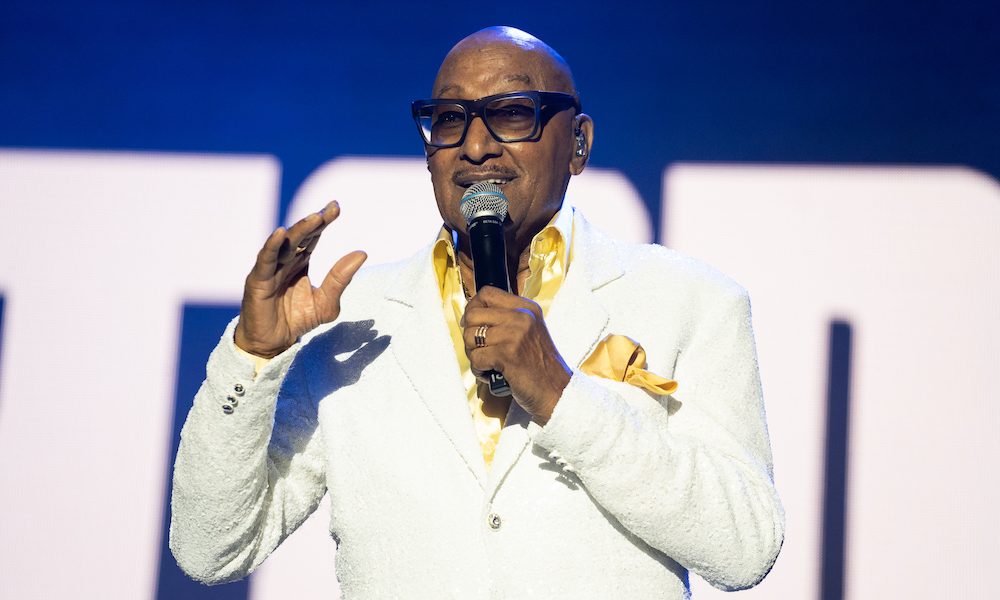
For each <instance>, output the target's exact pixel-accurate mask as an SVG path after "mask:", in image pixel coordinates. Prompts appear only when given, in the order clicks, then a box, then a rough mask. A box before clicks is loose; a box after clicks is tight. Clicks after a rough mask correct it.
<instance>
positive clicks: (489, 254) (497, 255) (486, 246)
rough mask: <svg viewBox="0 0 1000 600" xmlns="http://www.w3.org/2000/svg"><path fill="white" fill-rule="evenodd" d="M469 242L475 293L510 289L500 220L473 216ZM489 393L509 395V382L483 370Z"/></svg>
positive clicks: (497, 374)
mask: <svg viewBox="0 0 1000 600" xmlns="http://www.w3.org/2000/svg"><path fill="white" fill-rule="evenodd" d="M469 241H470V244H471V246H472V266H473V271H474V272H475V277H476V292H479V290H481V289H483V287H484V286H487V285H492V286H493V287H497V288H500V289H501V290H503V291H505V292H509V291H510V285H509V283H508V281H509V280H508V278H507V248H506V244H505V242H504V238H503V221H502V220H501V219H500V218H499V217H497V216H495V215H483V216H479V217H475V218H474V219H472V221H471V222H469ZM486 376H487V377H488V378H489V381H490V393H491V394H493V395H494V396H498V397H503V396H510V394H511V391H510V385H508V384H507V380H506V379H504V376H503V375H502V374H500V373H498V372H496V371H487V372H486Z"/></svg>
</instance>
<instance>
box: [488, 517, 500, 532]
mask: <svg viewBox="0 0 1000 600" xmlns="http://www.w3.org/2000/svg"><path fill="white" fill-rule="evenodd" d="M486 522H487V523H489V525H490V529H492V530H493V531H497V530H498V529H500V525H502V524H503V521H501V520H500V515H498V514H496V513H490V516H488V517H486Z"/></svg>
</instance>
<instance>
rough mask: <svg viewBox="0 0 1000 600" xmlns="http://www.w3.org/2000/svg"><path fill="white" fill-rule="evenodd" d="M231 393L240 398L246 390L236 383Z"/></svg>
mask: <svg viewBox="0 0 1000 600" xmlns="http://www.w3.org/2000/svg"><path fill="white" fill-rule="evenodd" d="M233 391H234V392H236V395H237V396H242V395H243V394H244V393H245V392H246V389H245V388H244V387H243V384H242V383H237V384H236V385H234V386H233Z"/></svg>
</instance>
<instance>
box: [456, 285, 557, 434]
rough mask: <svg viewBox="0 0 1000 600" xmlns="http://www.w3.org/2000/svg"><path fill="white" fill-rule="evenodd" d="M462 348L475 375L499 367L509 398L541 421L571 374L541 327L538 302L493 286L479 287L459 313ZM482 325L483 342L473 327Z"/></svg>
mask: <svg viewBox="0 0 1000 600" xmlns="http://www.w3.org/2000/svg"><path fill="white" fill-rule="evenodd" d="M461 325H462V327H463V338H464V340H465V353H466V355H467V356H468V357H469V364H470V366H471V368H472V372H473V373H474V374H475V375H476V377H477V378H479V379H480V380H483V381H485V379H483V373H484V372H486V371H490V370H495V371H499V372H500V373H503V376H504V378H506V379H507V383H508V384H510V389H511V392H512V394H513V396H514V400H516V401H517V403H518V404H520V405H521V407H522V408H524V410H525V411H527V412H528V414H530V415H531V416H532V417H533V418H534V419H535V420H536V421H538V422H539V423H541V424H542V425H544V424H545V423H547V422H548V420H549V417H551V416H552V410H553V409H554V408H555V406H556V403H557V402H558V401H559V398H560V396H562V392H563V390H564V389H565V388H566V386H567V385H568V384H569V380H570V378H571V377H572V375H573V372H572V371H571V370H570V368H569V366H567V365H566V361H564V360H563V358H562V356H561V355H560V354H559V351H558V350H557V349H556V345H555V342H553V341H552V337H551V336H550V335H549V330H548V329H547V328H546V327H545V319H544V318H543V317H542V309H541V307H540V306H538V304H536V303H534V302H532V301H531V300H528V299H526V298H522V297H520V296H517V295H515V294H511V293H509V292H505V291H503V290H500V289H498V288H495V287H492V286H486V287H484V288H483V289H481V290H479V293H477V294H476V295H475V296H473V298H472V299H471V300H469V303H468V304H467V305H466V307H465V314H464V315H462V323H461ZM481 326H486V330H485V335H484V336H483V337H484V338H485V339H484V340H483V341H484V342H485V345H477V344H476V337H477V333H479V332H480V331H481V329H480V328H481Z"/></svg>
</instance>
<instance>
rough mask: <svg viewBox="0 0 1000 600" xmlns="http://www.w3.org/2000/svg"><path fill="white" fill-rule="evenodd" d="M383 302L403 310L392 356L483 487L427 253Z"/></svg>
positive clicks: (475, 443) (482, 468) (479, 459)
mask: <svg viewBox="0 0 1000 600" xmlns="http://www.w3.org/2000/svg"><path fill="white" fill-rule="evenodd" d="M386 299H387V300H389V301H392V302H398V303H400V304H402V305H404V306H406V307H408V308H409V310H404V311H403V313H402V316H401V317H400V320H399V322H398V323H397V324H396V326H395V327H393V334H392V341H391V342H390V344H389V348H390V349H391V350H392V352H393V354H394V355H395V357H396V360H397V362H398V363H399V366H400V368H401V369H402V370H403V371H404V372H405V373H406V376H407V378H408V379H409V380H410V383H411V384H412V385H413V389H414V390H416V392H417V395H418V396H420V399H421V401H422V402H423V404H424V406H426V408H427V410H428V411H430V413H431V416H432V417H433V418H434V420H435V422H437V424H438V426H439V427H440V429H441V431H442V432H443V433H444V435H445V436H447V438H448V439H449V440H450V442H451V444H452V445H453V446H454V448H455V450H456V451H457V452H458V454H459V455H460V456H461V459H462V460H463V461H464V462H465V464H466V466H467V467H468V469H469V471H470V472H471V473H472V474H473V475H474V476H475V477H476V479H477V480H478V481H479V485H480V486H485V485H486V465H485V463H484V461H483V456H482V450H481V449H480V447H479V443H478V441H477V438H476V432H475V428H474V426H473V424H472V419H471V417H470V415H469V406H468V403H467V402H466V398H465V388H464V386H463V385H462V376H461V373H460V372H459V370H458V362H457V361H456V359H455V348H454V346H453V344H452V341H451V337H450V335H449V333H448V325H447V323H445V320H444V313H443V309H442V307H441V296H440V293H439V291H438V287H437V282H436V280H435V276H434V272H433V269H432V268H431V258H430V253H429V252H424V253H421V254H420V255H419V256H418V257H416V258H415V259H414V260H413V261H412V262H411V264H410V265H407V267H406V268H405V269H404V270H403V272H402V273H401V274H400V277H399V278H398V280H397V282H396V285H395V286H393V287H392V288H391V289H390V290H389V291H388V292H386Z"/></svg>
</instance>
